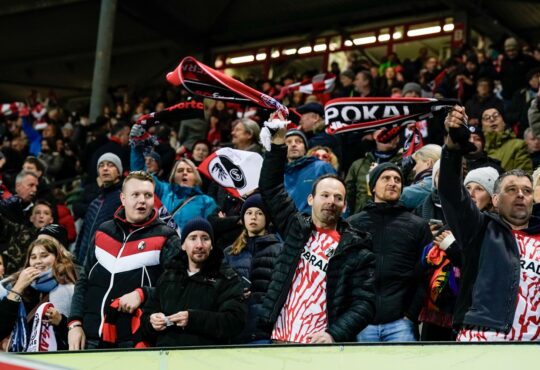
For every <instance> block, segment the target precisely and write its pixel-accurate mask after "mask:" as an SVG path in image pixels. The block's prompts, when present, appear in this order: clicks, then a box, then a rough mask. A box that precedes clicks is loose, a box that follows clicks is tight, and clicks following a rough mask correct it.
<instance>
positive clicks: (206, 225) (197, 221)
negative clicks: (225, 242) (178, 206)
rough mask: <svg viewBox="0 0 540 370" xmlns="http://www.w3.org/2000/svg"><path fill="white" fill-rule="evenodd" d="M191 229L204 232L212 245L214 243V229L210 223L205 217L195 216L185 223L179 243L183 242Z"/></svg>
mask: <svg viewBox="0 0 540 370" xmlns="http://www.w3.org/2000/svg"><path fill="white" fill-rule="evenodd" d="M193 231H204V232H206V233H207V234H208V235H209V236H210V239H211V240H212V245H213V244H214V229H213V228H212V225H210V222H208V221H206V219H204V218H202V217H196V218H194V219H192V220H191V221H189V222H188V223H187V224H185V226H184V228H183V229H182V239H181V240H180V245H183V244H184V241H185V240H186V238H187V237H188V236H189V234H191V233H192V232H193Z"/></svg>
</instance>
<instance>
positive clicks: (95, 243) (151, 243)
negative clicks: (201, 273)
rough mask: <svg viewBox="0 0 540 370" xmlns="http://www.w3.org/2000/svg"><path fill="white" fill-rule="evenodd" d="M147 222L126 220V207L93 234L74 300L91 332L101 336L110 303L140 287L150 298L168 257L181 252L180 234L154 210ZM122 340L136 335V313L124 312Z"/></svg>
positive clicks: (74, 316)
mask: <svg viewBox="0 0 540 370" xmlns="http://www.w3.org/2000/svg"><path fill="white" fill-rule="evenodd" d="M152 212H153V213H152V216H151V217H150V219H149V220H148V221H146V222H145V223H144V224H141V225H135V224H129V223H128V222H127V221H126V220H125V218H124V217H125V211H124V208H123V207H122V208H120V209H119V210H118V211H117V212H116V214H115V216H114V219H113V220H110V221H107V222H104V223H103V224H101V226H100V227H99V228H98V230H97V231H96V234H95V235H94V237H93V238H92V241H91V243H90V248H89V250H88V255H87V257H86V263H85V265H84V271H82V273H81V276H80V277H79V280H78V281H77V284H76V285H75V293H74V295H73V301H72V304H71V316H70V320H69V321H72V320H81V321H82V324H83V329H84V332H85V334H86V337H87V338H89V339H95V340H99V339H100V336H101V333H102V325H103V321H104V320H103V319H104V314H105V312H106V308H107V306H108V305H110V303H111V302H112V300H114V299H116V298H120V297H121V296H122V295H124V294H126V293H130V292H132V291H134V290H135V289H137V288H143V291H144V296H145V298H146V297H148V294H149V289H148V287H152V286H154V285H155V284H156V282H157V281H158V278H159V276H160V275H161V273H162V271H163V269H162V266H164V264H165V262H166V261H170V260H171V259H172V258H173V257H174V256H176V255H178V254H179V253H180V239H179V238H178V234H176V232H175V231H174V230H173V229H171V228H170V227H168V226H167V225H165V224H164V223H163V221H161V220H160V219H159V218H158V217H157V213H156V212H155V211H152ZM116 325H117V331H118V341H129V340H132V339H133V337H132V334H131V315H130V314H127V313H119V315H118V319H117V323H116Z"/></svg>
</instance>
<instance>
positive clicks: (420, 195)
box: [399, 170, 433, 210]
mask: <svg viewBox="0 0 540 370" xmlns="http://www.w3.org/2000/svg"><path fill="white" fill-rule="evenodd" d="M432 187H433V178H432V176H431V170H430V174H429V175H428V176H425V177H423V178H422V179H421V180H419V181H416V182H415V183H414V184H412V185H409V186H406V187H405V188H403V193H402V194H401V198H400V199H399V200H400V202H401V203H402V204H403V205H404V206H405V208H407V209H408V210H414V209H416V208H418V207H420V206H421V205H422V203H424V200H426V198H427V197H428V196H430V195H431V188H432Z"/></svg>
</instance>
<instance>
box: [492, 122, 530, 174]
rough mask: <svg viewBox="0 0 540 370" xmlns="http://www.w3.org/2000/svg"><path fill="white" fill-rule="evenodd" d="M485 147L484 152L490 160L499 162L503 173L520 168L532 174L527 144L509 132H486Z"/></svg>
mask: <svg viewBox="0 0 540 370" xmlns="http://www.w3.org/2000/svg"><path fill="white" fill-rule="evenodd" d="M485 137H486V146H485V148H484V150H485V151H486V152H487V154H488V156H490V157H491V158H495V159H498V160H499V161H501V166H502V167H503V168H504V170H505V171H510V170H513V169H516V168H520V169H522V170H524V171H528V172H532V170H533V164H532V161H531V158H530V157H529V152H528V151H527V144H526V143H525V141H523V140H521V139H517V138H516V135H515V134H514V133H513V132H512V131H510V130H505V131H504V132H486V133H485Z"/></svg>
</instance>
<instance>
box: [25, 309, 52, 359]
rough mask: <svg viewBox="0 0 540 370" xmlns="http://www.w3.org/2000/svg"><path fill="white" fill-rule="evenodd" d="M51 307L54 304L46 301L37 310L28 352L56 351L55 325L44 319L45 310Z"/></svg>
mask: <svg viewBox="0 0 540 370" xmlns="http://www.w3.org/2000/svg"><path fill="white" fill-rule="evenodd" d="M50 307H54V305H53V304H52V303H49V302H45V303H43V304H41V305H40V306H39V307H38V309H37V310H36V313H35V314H34V325H32V332H31V334H30V340H29V342H28V347H27V348H26V352H48V351H56V349H57V344H56V336H55V334H54V329H53V325H52V324H51V323H50V322H48V321H44V320H43V317H44V316H45V312H47V310H48V309H49V308H50Z"/></svg>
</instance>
